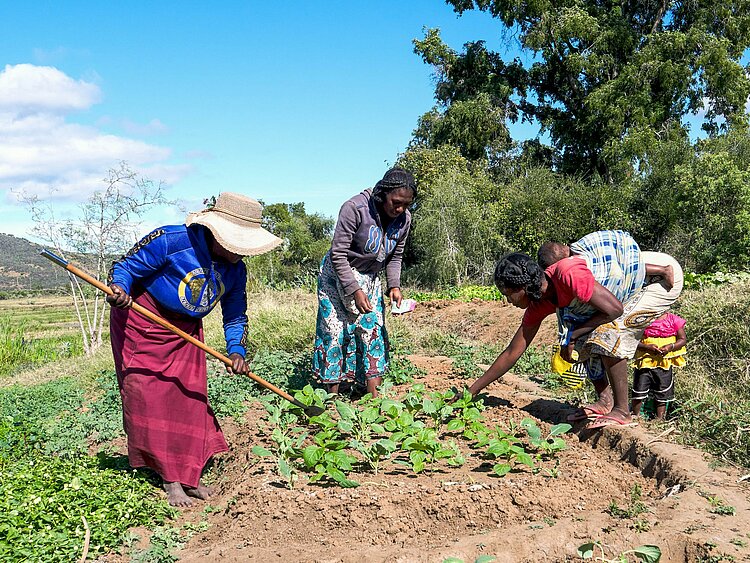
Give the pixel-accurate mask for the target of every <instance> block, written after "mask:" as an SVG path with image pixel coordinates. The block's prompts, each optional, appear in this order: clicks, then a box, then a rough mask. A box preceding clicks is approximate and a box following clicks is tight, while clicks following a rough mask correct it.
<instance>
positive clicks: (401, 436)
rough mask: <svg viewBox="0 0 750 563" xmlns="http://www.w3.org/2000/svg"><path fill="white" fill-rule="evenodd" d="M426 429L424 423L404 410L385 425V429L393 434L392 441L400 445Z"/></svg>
mask: <svg viewBox="0 0 750 563" xmlns="http://www.w3.org/2000/svg"><path fill="white" fill-rule="evenodd" d="M424 427H425V425H424V422H422V421H421V420H415V419H414V415H413V414H412V413H411V412H409V411H408V410H402V411H401V412H400V413H399V414H398V416H396V417H395V418H390V419H388V420H386V421H385V422H384V423H383V428H384V429H385V430H386V431H387V432H391V440H393V441H394V442H396V443H397V444H400V443H401V442H403V441H404V440H405V439H406V438H407V437H409V436H413V435H414V434H416V433H417V432H419V431H420V430H422V429H423V428H424Z"/></svg>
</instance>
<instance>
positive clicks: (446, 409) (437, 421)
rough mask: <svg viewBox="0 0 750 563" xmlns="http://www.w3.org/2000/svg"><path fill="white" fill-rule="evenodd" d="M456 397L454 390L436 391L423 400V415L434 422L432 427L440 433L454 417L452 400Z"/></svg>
mask: <svg viewBox="0 0 750 563" xmlns="http://www.w3.org/2000/svg"><path fill="white" fill-rule="evenodd" d="M454 397H455V393H454V392H453V391H452V390H450V389H449V390H447V391H443V392H441V391H434V392H432V393H430V394H429V395H427V396H425V397H424V398H423V399H422V409H421V411H422V413H424V414H425V415H427V416H428V417H429V418H430V419H431V420H432V427H433V428H434V429H435V430H437V432H440V431H441V430H442V427H443V424H445V422H447V421H448V419H450V418H451V417H452V416H453V405H452V404H451V402H450V401H451V399H453V398H454Z"/></svg>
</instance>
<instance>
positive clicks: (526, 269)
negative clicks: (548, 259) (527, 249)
mask: <svg viewBox="0 0 750 563" xmlns="http://www.w3.org/2000/svg"><path fill="white" fill-rule="evenodd" d="M543 279H544V272H543V271H542V268H541V267H540V266H539V264H537V263H536V260H534V259H533V258H532V257H531V256H529V255H528V254H523V253H522V252H513V253H511V254H507V255H505V256H503V257H502V258H501V259H500V260H499V261H498V263H497V266H496V267H495V285H496V286H497V288H498V289H500V290H502V289H504V288H508V289H523V290H524V291H526V295H528V297H529V299H530V300H532V301H539V300H540V299H541V298H542V280H543Z"/></svg>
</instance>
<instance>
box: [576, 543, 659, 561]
mask: <svg viewBox="0 0 750 563" xmlns="http://www.w3.org/2000/svg"><path fill="white" fill-rule="evenodd" d="M605 547H608V546H605V545H604V544H603V543H602V542H600V541H594V542H590V543H585V544H583V545H582V546H580V547H579V548H578V557H580V558H582V559H593V560H594V561H602V562H603V563H628V561H629V560H630V559H629V556H630V555H633V556H635V557H636V558H637V559H638V560H639V561H643V562H644V563H658V562H659V560H660V559H661V549H659V547H658V546H655V545H641V546H639V547H636V548H634V549H628V550H627V551H622V552H620V553H618V554H617V555H615V556H614V558H609V557H607V552H606V551H605V549H604V548H605ZM596 548H599V551H600V552H601V555H599V556H597V555H595V553H594V550H595V549H596Z"/></svg>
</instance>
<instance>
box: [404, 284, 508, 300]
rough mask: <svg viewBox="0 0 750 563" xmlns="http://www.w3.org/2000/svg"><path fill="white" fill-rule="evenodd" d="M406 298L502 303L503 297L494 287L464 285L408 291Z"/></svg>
mask: <svg viewBox="0 0 750 563" xmlns="http://www.w3.org/2000/svg"><path fill="white" fill-rule="evenodd" d="M407 295H408V297H410V298H411V299H414V300H415V301H420V302H422V301H435V300H438V299H457V300H459V301H472V300H474V299H480V300H482V301H504V300H505V297H504V296H503V294H502V293H500V291H498V289H497V288H496V287H495V286H489V285H464V286H460V287H457V286H451V287H447V288H445V289H440V290H436V291H417V290H409V291H408V292H407Z"/></svg>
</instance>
